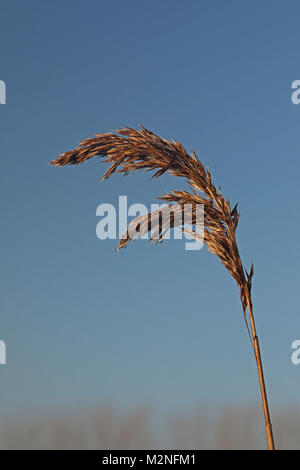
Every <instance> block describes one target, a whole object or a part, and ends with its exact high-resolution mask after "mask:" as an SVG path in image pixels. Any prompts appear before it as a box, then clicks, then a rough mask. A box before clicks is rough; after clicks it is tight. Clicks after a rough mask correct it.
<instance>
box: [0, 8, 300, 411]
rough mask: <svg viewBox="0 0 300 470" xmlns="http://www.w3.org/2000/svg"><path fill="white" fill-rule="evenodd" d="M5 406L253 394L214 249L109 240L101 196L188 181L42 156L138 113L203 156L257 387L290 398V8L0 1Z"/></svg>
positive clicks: (1, 383) (132, 197)
mask: <svg viewBox="0 0 300 470" xmlns="http://www.w3.org/2000/svg"><path fill="white" fill-rule="evenodd" d="M0 6H1V19H0V23H1V27H0V50H1V55H0V57H1V62H0V65H1V66H0V79H1V80H4V81H5V82H6V85H7V104H6V105H0V124H1V125H0V152H1V173H0V180H1V181H0V191H1V199H0V201H1V244H0V250H1V267H2V269H1V283H0V299H1V304H0V305H1V316H0V338H1V339H3V340H5V342H6V344H7V365H5V366H0V388H1V406H0V413H1V414H13V413H17V412H18V411H20V410H21V411H22V410H24V409H26V410H27V411H28V410H29V411H31V410H32V411H39V410H52V409H66V408H69V407H73V406H74V407H76V406H88V407H89V406H94V405H96V404H98V403H102V402H112V403H116V404H118V405H120V406H123V407H126V408H129V407H131V406H134V405H136V404H138V403H151V404H154V405H155V406H157V407H159V408H160V409H162V410H163V409H169V408H173V407H174V408H175V407H179V408H183V407H190V406H194V405H195V404H197V403H199V402H209V403H212V404H215V403H218V404H220V403H232V402H234V403H243V402H249V401H250V402H255V403H256V402H258V400H259V398H258V379H257V372H256V367H255V361H254V359H253V357H252V355H251V348H250V343H249V340H248V337H247V332H246V329H245V326H244V323H243V318H242V312H241V306H240V302H239V295H238V291H237V288H236V286H235V284H234V282H233V280H232V279H231V277H230V276H229V274H228V273H227V272H225V270H224V268H223V267H222V266H221V264H220V262H219V260H218V259H217V258H216V257H215V256H213V255H212V254H210V253H209V252H208V251H207V249H206V248H204V249H203V250H201V251H196V252H192V251H185V250H184V242H183V241H171V242H166V243H164V244H162V245H159V246H158V247H155V246H150V245H149V244H146V243H145V242H144V241H140V242H136V243H135V244H133V245H131V246H129V247H128V249H127V250H123V251H120V252H118V253H115V252H114V247H115V246H116V242H115V241H100V240H99V239H97V237H96V224H97V221H98V219H97V217H96V208H97V206H98V205H99V204H101V203H103V202H109V203H113V204H116V203H117V201H118V196H119V195H127V196H128V202H129V204H132V203H135V202H140V203H144V204H146V205H147V206H149V207H150V204H151V203H153V202H155V200H153V199H152V198H153V197H156V196H159V195H160V194H161V193H162V192H164V191H167V190H169V189H181V188H182V187H185V184H184V182H183V181H181V180H179V179H177V178H174V177H173V178H172V177H171V176H170V175H164V176H163V177H162V178H160V179H159V180H157V181H149V175H144V174H139V175H138V174H137V175H134V176H129V177H126V178H124V177H120V176H114V177H113V178H112V179H111V180H109V181H106V182H105V183H102V184H100V178H101V176H102V175H103V173H104V171H105V169H106V168H107V166H106V165H105V164H103V163H100V161H99V160H97V159H95V160H94V161H91V162H90V163H89V164H87V165H85V166H82V167H77V168H73V167H66V168H63V169H56V168H52V167H50V166H48V162H49V161H50V160H52V159H54V158H56V157H57V156H58V155H59V154H60V153H61V152H63V151H66V150H69V149H71V148H73V147H74V146H75V145H76V144H77V143H78V141H79V140H80V139H82V138H86V137H92V136H93V135H94V133H96V132H106V131H109V130H112V129H116V128H118V127H120V126H122V125H130V126H136V125H137V124H138V123H141V124H143V125H144V126H146V127H148V128H150V129H152V130H153V131H154V132H156V133H158V134H159V135H161V136H163V137H166V138H172V137H175V138H177V139H178V140H179V141H180V142H181V143H182V144H183V145H185V146H186V148H187V149H188V150H189V151H191V150H192V149H194V150H195V151H196V152H197V154H198V156H199V157H200V159H201V160H202V161H203V162H204V163H205V164H208V165H209V167H210V169H211V172H212V175H213V178H214V181H215V183H216V184H217V185H221V186H222V189H223V192H224V194H225V195H226V196H228V197H229V198H230V200H231V201H232V203H234V204H235V203H236V202H239V208H240V211H241V214H242V216H241V219H240V226H239V229H238V241H239V246H240V251H241V255H242V258H243V261H244V264H245V265H246V267H249V266H250V263H251V262H252V261H253V262H254V264H255V276H254V279H253V302H254V309H255V316H256V323H257V329H258V333H259V336H260V339H261V342H262V344H261V348H262V355H263V361H264V367H265V374H266V382H267V386H268V392H269V398H270V401H271V403H273V404H281V403H299V383H300V366H295V365H292V363H291V354H292V349H291V343H292V341H293V340H295V339H300V321H299V306H300V305H299V304H300V302H299V247H298V243H299V233H300V217H299V201H300V199H299V196H300V188H299V170H300V163H299V155H300V105H298V106H296V105H294V104H292V102H291V92H292V90H291V83H292V82H293V81H294V80H297V79H300V59H299V39H300V32H299V15H300V4H299V2H297V1H292V0H289V2H283V1H274V0H272V1H271V0H265V1H264V2H261V1H255V0H251V1H243V2H240V1H237V0H236V1H233V0H229V1H226V2H223V1H221V0H220V1H211V0H210V1H208V0H207V1H203V0H202V1H189V2H180V1H177V2H175V1H169V0H167V1H166V0H164V1H163V2H159V1H153V2H145V1H135V0H134V1H128V2H123V1H110V2H108V1H84V2H83V1H82V2H78V1H76V2H75V1H61V0H60V1H52V2H38V1H30V0H29V1H26V2H21V1H9V2H8V1H1V4H0Z"/></svg>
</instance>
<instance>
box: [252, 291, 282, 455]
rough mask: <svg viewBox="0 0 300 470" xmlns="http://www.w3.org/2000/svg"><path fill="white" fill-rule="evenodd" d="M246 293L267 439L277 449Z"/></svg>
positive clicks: (270, 446) (272, 448) (258, 349)
mask: <svg viewBox="0 0 300 470" xmlns="http://www.w3.org/2000/svg"><path fill="white" fill-rule="evenodd" d="M245 295H246V300H247V306H248V311H249V318H250V326H251V332H252V337H253V344H254V355H255V360H256V365H257V371H258V378H259V385H260V393H261V397H262V403H263V409H264V415H265V423H266V434H267V439H268V446H269V450H275V445H274V438H273V431H272V425H271V418H270V411H269V405H268V398H267V391H266V385H265V379H264V372H263V366H262V360H261V354H260V347H259V341H258V336H257V333H256V328H255V321H254V316H253V307H252V302H251V298H250V294H249V291H248V289H247V290H246V294H245Z"/></svg>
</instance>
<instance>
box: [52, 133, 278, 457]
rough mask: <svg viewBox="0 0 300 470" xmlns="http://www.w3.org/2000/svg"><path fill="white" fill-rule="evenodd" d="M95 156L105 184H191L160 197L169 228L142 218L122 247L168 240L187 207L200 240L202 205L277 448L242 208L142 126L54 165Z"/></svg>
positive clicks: (157, 218)
mask: <svg viewBox="0 0 300 470" xmlns="http://www.w3.org/2000/svg"><path fill="white" fill-rule="evenodd" d="M94 156H98V157H103V158H104V160H105V161H106V162H107V163H109V164H110V167H109V168H108V170H107V171H106V173H105V174H104V176H103V178H102V180H105V179H107V178H109V177H110V176H112V175H113V173H123V174H126V175H127V174H129V173H131V172H134V171H136V170H141V171H153V172H154V173H153V177H154V178H158V177H159V176H162V175H163V174H164V173H166V172H169V173H170V174H171V175H174V176H179V177H182V178H185V180H186V182H187V183H188V185H189V191H186V190H180V191H172V192H170V193H165V194H163V196H162V197H161V198H159V199H162V200H164V201H166V202H167V203H172V204H170V205H169V207H170V208H171V209H172V210H173V215H172V217H171V218H170V221H169V225H166V224H165V223H163V222H162V220H163V218H162V217H161V215H160V214H161V211H158V212H157V213H156V214H153V213H152V214H151V213H150V214H147V215H146V216H141V217H138V218H137V219H135V220H134V221H133V222H132V223H131V224H130V225H129V227H128V230H127V232H126V234H124V236H123V237H122V238H121V240H120V243H119V246H118V248H123V247H126V246H127V245H128V243H129V241H130V240H132V239H136V238H139V237H141V236H142V235H144V234H145V233H147V232H149V231H150V230H152V229H153V228H154V234H153V233H152V235H151V238H150V239H152V240H161V239H163V235H164V233H165V231H166V230H167V229H168V228H170V227H175V226H176V225H182V219H181V223H180V222H179V223H177V222H176V220H178V218H176V217H175V216H174V214H176V213H178V212H179V211H180V210H181V208H182V206H183V205H189V206H190V207H191V216H192V221H193V222H195V224H194V226H193V228H192V229H187V228H186V227H184V226H182V230H186V231H189V233H191V235H192V236H193V237H194V238H196V239H197V237H199V233H198V232H197V226H196V225H197V223H196V207H197V204H203V206H204V242H205V244H206V245H207V247H208V249H209V251H210V252H211V253H214V254H215V255H217V256H218V257H219V259H220V261H221V263H222V264H223V265H224V266H225V268H226V269H227V271H228V272H229V273H230V274H231V276H232V277H233V279H234V280H235V282H236V284H237V286H238V289H239V293H240V299H241V304H242V310H243V315H244V320H245V323H246V327H247V330H248V333H249V336H250V342H251V346H252V349H253V353H254V356H255V360H256V365H257V371H258V377H259V384H260V392H261V398H262V403H263V411H264V417H265V424H266V435H267V440H268V446H269V449H270V450H273V449H274V439H273V433H272V426H271V420H270V413H269V407H268V400H267V393H266V387H265V381H264V374H263V367H262V360H261V354H260V347H259V341H258V336H257V332H256V326H255V322H254V315H253V305H252V297H251V288H252V278H253V274H254V267H253V264H252V266H251V269H250V271H249V272H248V271H247V270H246V269H245V268H244V266H243V264H242V261H241V257H240V254H239V250H238V245H237V241H236V229H237V226H238V223H239V216H240V214H239V211H238V209H237V205H235V206H234V207H233V208H232V207H231V204H230V201H229V200H228V199H225V198H224V196H223V194H222V191H221V188H220V187H219V188H218V189H216V187H215V185H214V184H213V182H212V178H211V174H210V171H209V169H208V167H207V168H205V167H204V166H203V164H202V163H201V162H200V161H199V159H198V157H197V155H196V153H195V152H192V153H191V155H189V154H188V153H187V151H186V150H185V148H184V147H183V146H182V145H181V144H180V143H179V142H178V141H176V140H172V141H168V140H166V139H163V138H161V137H159V136H157V135H156V134H154V133H153V132H151V131H150V130H148V129H146V128H145V127H143V126H140V128H139V129H133V128H129V127H126V128H122V129H119V130H117V131H114V132H110V133H106V134H96V136H95V137H93V138H90V139H85V140H83V141H82V142H80V144H79V146H78V147H76V148H75V149H74V150H71V151H68V152H65V153H62V154H61V155H60V156H59V157H58V158H57V159H56V160H53V161H52V162H50V164H51V165H55V166H59V167H61V166H65V165H79V164H81V163H84V162H86V161H88V160H89V159H91V158H92V157H94ZM171 214H172V213H171ZM179 219H180V218H179ZM153 221H154V225H153Z"/></svg>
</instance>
